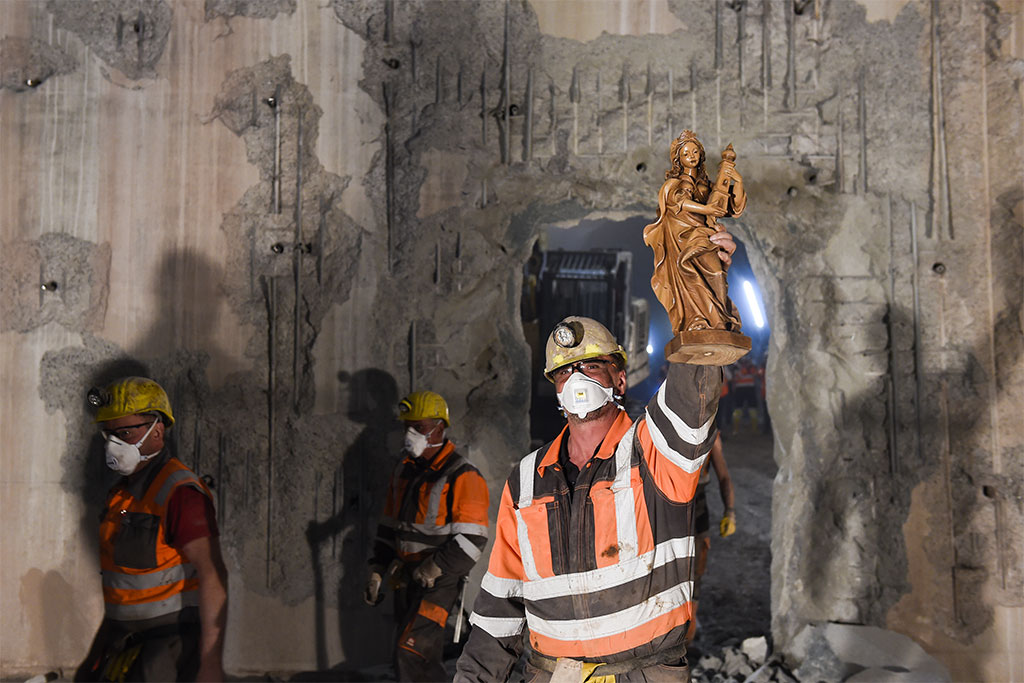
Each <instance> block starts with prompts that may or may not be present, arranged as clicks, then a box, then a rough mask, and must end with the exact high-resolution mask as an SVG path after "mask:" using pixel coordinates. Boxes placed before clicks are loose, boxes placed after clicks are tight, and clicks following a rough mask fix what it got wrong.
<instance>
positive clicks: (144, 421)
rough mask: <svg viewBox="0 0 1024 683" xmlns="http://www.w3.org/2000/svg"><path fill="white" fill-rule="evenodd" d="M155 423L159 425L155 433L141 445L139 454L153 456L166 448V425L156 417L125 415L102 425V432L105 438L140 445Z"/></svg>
mask: <svg viewBox="0 0 1024 683" xmlns="http://www.w3.org/2000/svg"><path fill="white" fill-rule="evenodd" d="M154 422H156V423H157V424H156V426H155V427H153V431H151V432H150V433H149V436H147V437H146V440H145V441H143V442H142V443H141V444H139V453H141V454H142V455H153V454H154V453H156V452H158V451H159V450H160V449H162V448H163V447H164V425H163V423H162V422H160V419H159V418H158V417H156V416H155V415H140V414H135V415H125V416H124V417H119V418H117V419H116V420H107V421H106V422H101V423H100V431H102V432H103V434H104V436H106V435H111V436H116V437H117V438H119V439H120V440H121V441H124V442H125V443H130V444H134V443H138V441H139V439H141V438H142V436H143V435H144V434H145V433H146V430H148V429H149V428H150V427H151V426H152V425H153V423H154Z"/></svg>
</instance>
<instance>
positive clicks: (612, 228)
mask: <svg viewBox="0 0 1024 683" xmlns="http://www.w3.org/2000/svg"><path fill="white" fill-rule="evenodd" d="M649 222H650V217H648V216H633V217H630V218H627V219H624V220H611V219H594V220H591V219H585V220H581V221H579V222H578V223H574V224H565V223H559V224H557V225H555V224H548V225H543V224H542V226H541V229H540V230H539V234H538V237H537V239H536V241H535V242H534V245H533V248H532V251H531V254H530V257H529V258H528V260H527V262H526V264H525V265H524V267H523V291H522V299H521V308H520V311H521V317H522V322H523V331H524V334H525V335H526V338H527V342H528V344H529V346H530V348H531V381H532V389H531V401H530V436H531V449H532V448H537V447H539V446H541V445H543V444H544V443H547V442H548V441H550V440H551V439H552V438H554V437H555V436H556V435H557V434H558V432H559V430H560V429H561V428H562V426H563V425H564V418H563V417H562V414H561V412H560V410H559V409H558V403H557V398H556V397H555V393H554V388H553V385H552V384H551V383H550V382H549V381H548V380H547V379H546V378H545V377H544V374H543V370H544V345H545V342H546V341H547V335H548V333H549V332H550V330H551V329H552V327H553V326H554V325H555V323H557V322H558V321H559V320H561V319H562V318H563V317H565V316H567V315H586V316H588V317H592V318H595V319H597V320H598V321H599V322H601V323H603V324H604V325H605V326H606V327H608V328H609V330H611V331H612V333H613V334H615V336H616V338H618V339H619V340H620V342H621V343H622V344H623V346H624V347H626V350H627V354H628V355H629V361H628V363H627V379H628V388H627V391H626V396H625V407H626V410H627V412H629V413H630V415H631V416H632V417H634V418H635V417H638V416H639V415H641V414H642V413H643V411H644V408H645V406H646V404H647V402H648V401H649V400H650V398H651V397H652V396H653V395H654V393H655V392H656V391H657V389H658V387H659V386H660V385H661V383H662V381H663V380H664V378H665V374H666V372H667V368H668V366H667V362H666V360H665V353H664V347H665V344H666V343H667V342H668V341H669V340H670V339H671V337H672V332H671V328H670V323H669V319H668V315H667V314H666V312H665V309H664V308H663V307H662V305H661V304H660V302H659V301H658V300H657V299H656V298H655V296H654V293H653V291H652V290H651V284H650V281H651V276H652V275H653V272H654V261H653V254H652V252H651V250H650V248H649V247H648V246H647V245H646V244H644V241H643V229H644V227H645V226H646V225H647V224H648V223H649ZM734 239H736V238H735V236H734ZM736 242H737V249H736V253H735V254H734V255H733V264H732V266H731V267H730V269H729V274H728V281H729V294H730V298H732V299H733V301H734V303H735V304H736V306H737V308H738V309H739V313H740V316H741V318H742V320H743V333H744V334H746V335H747V336H749V337H750V339H751V351H750V353H749V354H747V356H746V357H745V360H744V361H743V363H744V368H743V372H740V370H741V367H740V364H739V363H735V364H733V365H732V366H728V367H727V368H726V369H725V374H726V377H727V378H728V383H729V384H730V391H729V394H728V395H727V396H723V397H722V398H721V408H720V410H721V411H722V412H723V413H724V414H723V415H721V416H720V420H719V427H720V433H721V435H722V437H723V451H724V455H725V459H726V463H727V466H728V476H727V477H726V478H727V479H728V480H729V481H730V482H731V484H732V487H733V490H734V493H735V501H736V502H735V507H736V522H737V530H736V532H735V533H733V534H731V535H730V536H728V537H722V536H721V535H720V533H721V530H720V527H719V520H721V519H722V517H723V515H724V512H725V505H724V503H723V497H722V495H720V487H719V484H718V481H717V479H716V477H714V476H710V475H709V476H708V477H705V479H707V480H708V483H707V484H706V486H705V489H706V500H707V510H708V520H709V527H710V528H709V531H708V538H709V539H710V551H709V553H708V560H707V570H706V572H705V574H704V575H703V578H702V580H701V588H700V595H701V598H700V604H699V607H698V623H699V628H698V630H697V634H696V637H695V640H694V643H693V649H694V650H696V651H698V652H699V651H710V650H712V649H713V648H715V647H719V646H722V645H726V644H732V643H735V642H739V640H742V639H744V638H747V637H756V636H765V637H769V634H770V632H771V606H770V593H771V590H770V585H771V507H772V506H771V496H772V493H771V491H772V481H773V479H774V477H775V472H776V470H777V467H776V465H775V461H774V459H773V457H772V436H771V421H770V418H769V417H768V411H767V405H766V401H765V392H764V386H765V382H764V376H765V375H764V368H765V361H766V357H767V353H768V345H769V340H770V335H771V330H770V327H769V324H768V321H767V318H766V316H765V302H764V300H763V297H762V294H761V289H760V287H759V286H758V282H757V278H756V276H755V275H754V272H753V269H752V268H751V264H750V260H749V258H748V254H747V249H746V245H744V244H743V243H742V242H741V241H740V240H739V239H736ZM740 375H742V376H743V377H742V378H740ZM737 380H740V381H739V384H740V386H742V387H743V388H740V386H736V385H737ZM723 476H724V475H723Z"/></svg>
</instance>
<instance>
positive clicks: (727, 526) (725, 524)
mask: <svg viewBox="0 0 1024 683" xmlns="http://www.w3.org/2000/svg"><path fill="white" fill-rule="evenodd" d="M718 533H719V535H721V537H722V538H725V537H726V536H732V535H733V534H734V533H736V511H735V510H733V509H732V508H729V509H728V510H726V511H725V514H724V515H722V521H721V522H719V523H718Z"/></svg>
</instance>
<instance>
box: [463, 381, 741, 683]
mask: <svg viewBox="0 0 1024 683" xmlns="http://www.w3.org/2000/svg"><path fill="white" fill-rule="evenodd" d="M720 379H721V371H720V370H719V369H718V368H705V367H699V366H683V367H680V366H673V368H671V369H670V374H669V381H668V382H667V383H666V384H663V385H662V387H661V388H660V389H659V391H658V393H657V394H656V395H655V397H654V398H652V399H651V402H650V404H649V405H648V407H647V411H646V414H645V415H644V416H642V417H640V418H639V419H638V420H637V421H636V422H635V423H632V424H631V423H630V419H629V417H628V416H627V415H626V413H625V411H623V412H621V413H620V414H619V417H618V419H617V420H616V421H615V423H614V424H613V425H612V426H611V428H610V429H609V431H608V434H607V435H606V436H605V438H604V441H603V442H602V444H601V446H600V448H599V450H598V452H597V454H596V455H594V457H593V458H591V459H590V461H588V462H587V464H586V465H584V466H583V468H582V469H581V471H580V474H579V476H578V478H577V480H576V487H575V490H574V491H573V492H572V493H571V495H570V492H569V490H568V485H567V484H566V479H565V476H564V475H563V474H562V473H561V472H560V471H559V470H560V466H559V464H558V462H559V460H558V454H559V450H560V448H561V445H562V440H563V439H566V438H568V436H567V435H568V431H567V429H568V428H566V429H564V430H563V431H562V433H561V434H560V435H559V436H558V438H557V439H555V440H554V441H553V442H552V443H551V444H549V445H547V446H546V447H543V448H541V449H538V450H536V451H534V452H533V453H530V454H529V455H527V456H526V457H525V458H523V459H522V461H521V462H520V463H519V465H518V466H517V467H516V468H515V469H514V470H513V471H512V475H511V476H510V477H509V479H508V481H507V482H506V485H505V488H504V491H503V493H502V500H501V505H500V507H499V510H498V522H497V529H496V538H495V543H494V547H493V549H492V550H491V558H490V562H489V566H488V571H487V574H486V575H485V577H484V579H483V582H482V585H481V591H480V594H479V595H478V597H477V601H476V605H475V609H474V612H473V616H472V617H471V618H470V622H471V623H473V624H474V625H475V626H476V627H478V629H479V630H480V631H481V632H482V633H486V634H487V636H486V637H490V638H495V639H498V640H499V641H500V643H501V645H502V647H500V648H497V647H487V646H484V645H482V644H481V642H482V640H483V638H480V639H478V640H477V641H476V643H474V640H473V639H472V638H471V639H470V642H469V643H468V644H467V646H466V650H465V651H464V654H463V659H464V660H466V661H465V662H463V661H460V663H459V666H460V670H462V669H463V667H464V666H465V667H466V670H467V671H474V672H475V673H476V675H477V676H478V678H479V679H480V680H487V679H488V678H489V677H494V676H496V677H500V676H501V675H502V672H504V671H506V669H505V667H506V666H511V664H512V661H508V662H496V661H489V660H491V659H493V658H494V657H495V656H496V654H495V653H507V652H508V651H509V650H512V651H515V650H516V649H517V648H518V647H519V646H518V640H519V638H520V634H521V632H522V630H523V628H527V629H529V640H530V645H531V647H532V648H533V649H534V650H535V651H537V652H539V653H540V654H542V655H545V656H547V657H552V658H557V657H571V658H573V659H583V660H587V661H591V662H593V661H603V662H615V661H623V660H626V659H631V658H633V657H642V656H646V655H649V654H655V653H657V652H660V651H663V650H667V649H669V648H672V647H674V646H676V645H679V644H681V643H682V642H683V637H684V635H685V627H686V623H687V621H689V619H690V618H691V602H690V599H691V594H692V589H693V581H692V576H691V562H692V558H693V555H694V539H693V513H694V511H693V498H694V492H695V490H696V487H697V482H698V478H699V476H700V470H701V466H702V465H703V463H704V461H705V460H706V458H707V454H708V453H709V452H710V450H711V446H712V444H713V443H714V438H715V433H714V415H715V409H716V407H717V399H718V395H719V389H720V387H719V384H718V382H719V381H720ZM467 653H468V654H467ZM498 656H499V657H503V656H504V655H503V654H500V655H498ZM467 658H468V659H467Z"/></svg>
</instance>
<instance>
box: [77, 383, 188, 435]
mask: <svg viewBox="0 0 1024 683" xmlns="http://www.w3.org/2000/svg"><path fill="white" fill-rule="evenodd" d="M87 399H88V401H89V404H90V405H92V406H93V407H95V408H97V410H96V420H95V421H96V422H106V421H107V420H116V419H118V418H120V417H124V416H126V415H137V414H140V413H152V412H158V413H160V414H162V415H163V416H164V417H165V418H166V422H167V426H168V427H170V426H171V425H173V424H174V414H173V413H171V402H170V400H168V398H167V392H165V391H164V390H163V387H161V386H160V385H159V384H157V383H156V382H154V381H153V380H151V379H148V378H146V377H122V378H121V379H118V380H114V381H113V382H111V383H110V384H108V385H107V387H106V389H98V388H96V387H93V388H92V389H90V390H89V393H88V396H87Z"/></svg>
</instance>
